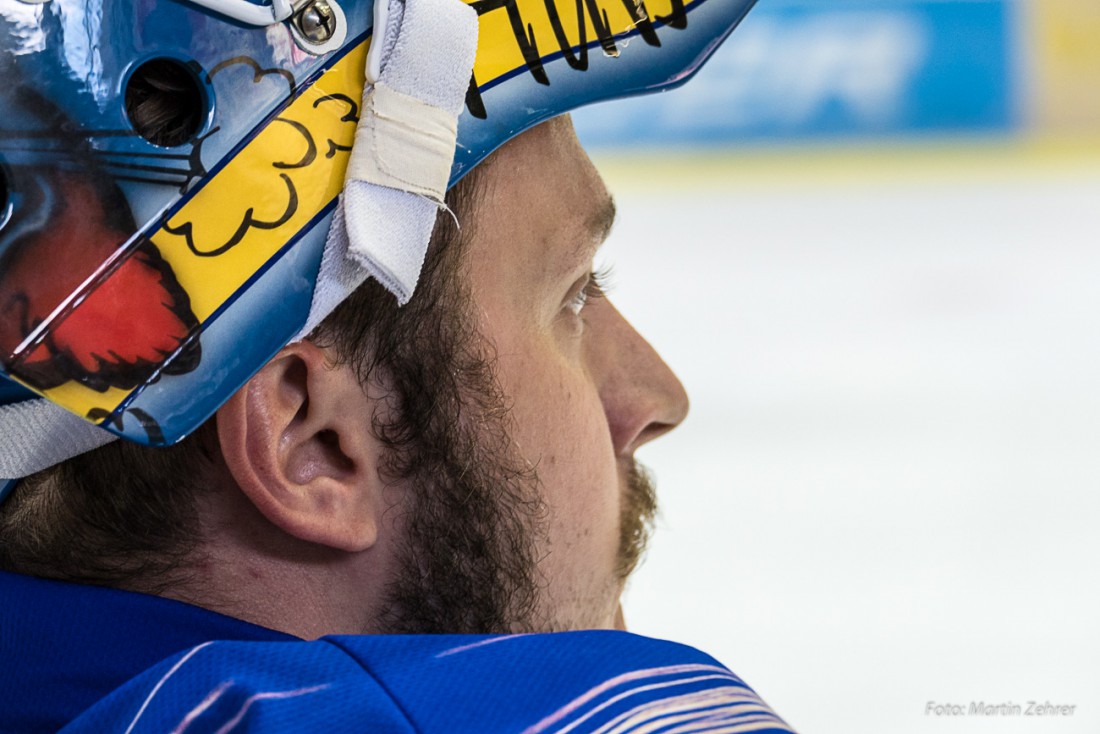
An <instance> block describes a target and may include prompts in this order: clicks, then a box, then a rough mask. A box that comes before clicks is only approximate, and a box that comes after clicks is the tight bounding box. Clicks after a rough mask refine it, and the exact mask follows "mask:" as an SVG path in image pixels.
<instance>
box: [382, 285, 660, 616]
mask: <svg viewBox="0 0 1100 734" xmlns="http://www.w3.org/2000/svg"><path fill="white" fill-rule="evenodd" d="M465 305H467V304H466V303H465V302H462V303H455V302H452V303H450V306H449V308H446V309H435V310H433V311H432V312H431V313H422V314H420V317H419V318H418V320H417V321H416V324H415V328H416V334H417V335H419V336H417V337H415V338H412V339H406V340H405V342H404V343H403V344H402V345H401V346H400V347H396V346H395V348H394V349H391V350H390V351H389V352H388V353H387V359H386V363H385V364H384V365H375V367H374V372H375V373H376V374H378V372H379V370H381V372H382V373H383V374H384V375H385V378H384V380H383V381H384V383H386V384H387V387H388V389H389V392H390V394H393V395H396V396H397V397H398V398H399V400H398V401H397V403H396V404H394V405H392V406H391V408H392V410H391V411H390V415H389V416H388V417H385V418H381V419H380V418H379V417H378V416H376V417H375V420H374V424H373V426H372V428H373V430H374V432H375V435H376V436H378V437H379V438H380V439H381V440H382V442H383V444H385V445H386V447H387V448H386V457H385V458H384V460H383V470H384V473H385V474H387V475H388V476H389V477H391V478H392V479H393V480H395V484H396V483H397V482H398V481H399V482H400V485H401V486H403V487H404V488H406V489H405V490H404V491H406V492H407V496H406V497H404V498H403V499H404V506H405V508H406V510H405V515H404V517H403V518H402V520H401V523H400V524H401V542H400V544H399V547H398V550H397V563H396V571H395V573H394V575H393V580H392V581H391V582H390V583H389V584H388V585H387V589H386V594H385V604H384V606H383V612H382V614H381V616H380V618H379V622H380V624H379V628H378V631H382V632H387V633H405V634H429V633H437V634H443V633H448V634H488V633H520V632H539V631H554V630H557V629H569V628H578V627H585V626H591V624H588V623H586V622H584V621H582V620H579V619H561V618H558V617H559V616H560V613H559V614H558V615H556V614H555V610H552V609H547V608H545V605H544V604H543V603H542V602H543V599H544V594H543V593H542V592H543V586H544V584H545V579H544V577H543V575H542V574H541V573H540V569H539V564H538V558H539V549H540V548H544V547H546V545H547V544H546V542H545V540H546V538H547V527H548V525H549V523H548V519H549V515H550V511H549V508H548V507H547V505H546V503H545V501H544V499H543V496H544V493H543V491H542V484H541V481H540V479H539V476H538V473H537V471H536V469H535V468H534V466H533V465H532V463H530V462H528V461H525V460H524V459H523V457H522V456H520V455H519V452H518V451H517V450H516V448H515V443H514V442H513V441H512V438H511V433H510V430H509V428H510V425H511V414H510V412H509V409H508V405H509V400H508V398H507V396H506V395H504V394H503V392H502V390H501V389H500V386H499V384H498V382H497V380H496V378H495V368H494V360H493V355H492V354H491V353H487V348H486V341H485V340H484V339H483V338H482V336H481V335H480V334H479V333H477V331H476V329H474V328H473V327H472V326H470V324H471V323H472V320H470V319H467V318H465V317H464V316H463V314H466V313H468V311H467V309H466V308H465V307H464V306H465ZM411 327H412V324H410V328H411ZM405 333H406V336H407V335H408V333H409V332H405ZM621 495H622V496H621V513H620V518H619V541H618V553H617V559H616V564H615V567H614V576H613V578H611V579H609V584H610V585H611V586H613V587H614V591H615V596H617V592H619V591H621V589H622V586H623V584H624V583H625V581H626V578H627V577H628V576H629V575H630V573H631V572H632V571H633V570H634V569H635V567H636V566H637V564H638V562H639V560H640V559H641V557H642V555H643V553H644V550H645V546H646V543H647V541H648V538H649V536H650V532H651V530H652V526H653V519H654V516H655V514H656V510H657V501H656V492H655V488H654V484H653V481H652V479H651V477H650V475H649V473H648V472H647V471H646V470H645V469H644V468H643V467H642V466H641V465H639V464H637V463H632V464H631V466H630V467H629V469H628V471H627V472H626V476H625V477H624V478H623V486H622V487H621ZM580 601H581V605H582V606H585V607H590V608H586V610H585V611H586V612H594V611H596V610H598V609H599V608H600V606H601V605H603V606H606V599H603V598H601V599H591V600H580ZM584 616H586V617H590V618H591V619H593V620H594V619H596V618H597V617H596V616H595V615H589V614H585V615H584Z"/></svg>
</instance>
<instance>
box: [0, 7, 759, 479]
mask: <svg viewBox="0 0 1100 734" xmlns="http://www.w3.org/2000/svg"><path fill="white" fill-rule="evenodd" d="M462 1H464V2H466V3H467V4H468V5H469V6H471V7H472V9H473V10H474V11H476V15H477V27H478V29H477V37H478V39H477V52H476V60H475V61H474V63H473V72H472V78H471V79H470V81H469V85H468V88H467V89H466V90H465V91H464V108H463V109H462V112H461V115H460V117H459V118H458V122H457V142H456V144H455V146H454V158H453V165H452V167H451V170H450V176H449V182H446V183H448V185H453V184H454V183H455V182H456V181H458V180H459V179H460V178H461V177H462V176H463V175H464V174H465V173H467V172H468V171H470V170H471V169H472V168H473V167H475V166H476V165H477V164H478V163H479V162H480V161H481V160H482V159H484V158H485V156H487V155H488V154H489V153H491V152H492V151H493V150H494V149H496V148H497V147H498V146H500V145H501V144H502V143H504V142H505V141H507V140H508V139H510V138H512V137H513V136H515V135H517V134H519V133H520V132H522V131H524V130H526V129H528V128H530V127H531V126H533V125H536V124H538V123H540V122H542V121H544V120H547V119H549V118H552V117H554V116H557V115H560V114H562V113H565V112H568V111H569V110H571V109H574V108H576V107H579V106H581V105H585V104H588V103H591V102H596V101H599V100H605V99H610V98H614V97H621V96H627V95H634V94H640V93H644V92H651V91H657V90H662V89H667V88H669V87H673V86H676V85H678V84H680V83H682V82H684V81H686V80H687V79H688V78H689V77H690V76H691V75H692V74H693V73H694V72H695V71H696V70H697V69H698V68H699V67H700V66H701V65H702V63H703V62H704V61H705V60H706V59H707V58H708V57H709V55H710V54H711V53H712V52H713V50H714V49H715V48H716V47H717V46H718V45H719V44H720V43H721V42H722V41H723V40H724V39H725V38H726V36H728V35H729V33H730V32H731V31H732V30H733V29H734V28H735V27H736V26H737V24H738V23H739V22H740V21H741V19H742V18H743V17H744V15H745V14H746V13H747V12H748V10H749V9H750V7H751V6H752V5H753V3H754V1H755V0H569V1H567V0H462ZM417 2H420V0H407V3H408V7H411V6H412V5H413V4H414V3H417ZM455 2H459V0H455ZM403 7H404V6H403ZM379 10H382V9H381V8H375V6H374V3H373V2H372V1H371V0H167V1H166V0H161V1H159V2H158V1H157V0H0V80H2V81H3V83H2V86H0V110H3V114H2V115H0V417H2V416H3V415H4V414H5V413H6V414H7V415H8V417H9V418H10V417H11V416H12V415H15V412H16V411H17V409H19V408H20V406H24V407H25V406H27V405H31V404H41V401H42V400H43V399H45V400H48V401H50V403H52V404H54V405H56V406H60V407H61V408H63V409H64V410H66V411H68V412H69V413H72V414H75V415H76V416H79V417H80V418H81V419H83V420H84V421H87V422H91V423H93V424H95V425H96V426H99V427H100V428H102V429H104V430H106V431H109V432H111V433H113V434H116V435H118V436H121V437H123V438H126V439H130V440H134V441H138V442H141V443H147V444H171V443H173V442H175V441H178V440H179V439H181V438H182V437H184V436H186V435H187V434H188V433H189V432H191V431H192V430H194V429H195V428H196V427H197V426H199V425H200V424H201V423H202V422H203V421H204V420H205V419H206V418H208V417H209V416H210V415H211V414H212V413H213V412H214V411H215V410H217V408H218V407H219V406H220V405H221V404H222V403H223V402H224V401H225V400H226V399H228V398H229V396H230V395H232V394H233V392H235V391H236V390H237V389H238V388H239V387H240V386H241V385H242V384H243V383H244V382H245V381H247V380H248V378H249V377H250V376H251V375H252V374H253V373H254V372H255V371H256V370H258V369H259V368H260V367H261V366H262V365H263V364H264V363H265V362H266V361H267V360H268V359H270V357H271V356H272V355H273V354H274V353H275V352H277V351H278V350H279V349H280V348H282V347H283V346H284V345H285V344H287V343H288V342H289V341H290V340H292V339H293V338H294V337H295V335H296V334H299V333H300V332H301V330H302V327H303V325H304V324H305V323H306V320H307V316H308V314H309V312H310V306H311V301H312V299H313V296H314V286H315V283H316V281H317V276H318V270H319V267H320V264H321V259H322V253H323V250H324V246H325V242H326V234H327V232H328V230H329V224H330V220H331V219H332V214H333V211H334V209H335V207H336V205H337V199H338V195H339V194H340V192H341V190H342V188H343V185H344V181H345V175H346V169H347V167H348V159H349V155H350V151H351V149H352V142H353V140H355V136H356V123H357V122H358V121H359V118H360V112H361V109H360V103H361V100H362V95H363V90H364V86H365V84H366V83H367V79H368V78H370V75H371V74H372V72H371V70H370V69H369V68H368V67H369V66H370V64H369V63H368V61H369V57H370V52H369V51H368V47H369V46H370V41H371V39H372V33H373V31H374V30H375V27H376V26H377V25H378V11H379ZM631 41H632V42H631ZM628 44H629V47H628ZM154 72H155V73H154ZM463 73H465V72H463ZM165 79H167V80H168V83H167V85H166V84H165V81H164V80H165ZM157 94H170V95H173V98H174V100H175V102H176V104H175V105H174V108H175V109H177V110H182V113H180V114H179V116H178V119H173V120H168V121H167V122H166V124H161V125H159V126H157V128H156V129H150V128H149V127H148V126H145V125H143V124H141V123H140V121H138V120H135V119H133V117H132V115H131V113H130V112H129V110H132V108H133V106H134V104H140V103H141V101H142V98H143V96H155V95H157ZM31 401H38V402H36V403H32V402H31ZM81 425H83V424H81ZM0 430H3V431H4V432H6V433H7V434H8V435H6V436H0V444H3V445H2V446H0V459H2V458H3V457H4V454H5V452H7V453H9V454H10V453H12V452H13V451H15V449H10V448H9V446H8V444H13V436H14V435H15V433H17V432H18V433H19V434H20V435H21V436H22V437H23V439H25V440H24V441H23V443H24V444H26V437H27V436H30V438H29V440H30V441H31V443H32V444H33V442H34V441H44V442H49V441H54V442H56V441H63V440H65V437H64V436H63V435H62V436H58V435H43V436H36V431H39V426H38V425H36V424H32V425H17V424H13V421H12V420H10V419H9V420H7V422H4V421H0ZM32 463H33V462H32ZM36 468H44V467H34V466H30V467H28V468H26V469H24V470H23V473H24V474H25V473H27V472H28V471H33V470H36ZM8 473H9V474H10V473H12V470H9V471H8ZM0 476H5V474H4V469H3V468H2V467H0Z"/></svg>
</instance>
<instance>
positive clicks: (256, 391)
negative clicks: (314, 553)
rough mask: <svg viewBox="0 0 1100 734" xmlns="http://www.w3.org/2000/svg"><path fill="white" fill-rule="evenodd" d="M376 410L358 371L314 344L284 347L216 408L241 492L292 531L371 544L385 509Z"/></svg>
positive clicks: (332, 542) (325, 540) (319, 539)
mask: <svg viewBox="0 0 1100 734" xmlns="http://www.w3.org/2000/svg"><path fill="white" fill-rule="evenodd" d="M371 411H372V406H371V404H370V400H369V398H368V397H367V393H366V391H365V390H364V388H363V387H362V386H361V385H360V383H359V380H358V378H357V376H356V374H355V371H354V370H353V369H351V368H350V367H348V366H345V365H334V364H333V363H332V362H331V361H330V360H329V359H328V353H327V352H326V351H325V350H324V349H321V348H319V347H317V346H316V345H314V344H311V343H310V342H295V343H294V344H290V345H288V346H286V347H284V348H283V349H282V350H281V351H280V352H279V353H278V354H277V355H276V356H275V357H274V358H273V359H272V360H271V361H270V362H268V363H267V364H266V365H264V367H263V368H262V369H261V370H260V371H259V372H258V373H256V375H255V376H253V377H252V379H251V380H249V381H248V383H246V384H245V386H244V387H242V388H241V389H240V390H239V391H238V392H237V394H236V395H234V396H233V397H232V398H230V399H229V401H228V402H226V404H225V405H224V406H222V408H221V409H220V410H219V411H218V415H217V425H218V438H219V441H220V443H221V449H222V454H223V456H224V458H225V462H226V465H227V466H228V467H229V471H230V473H231V474H232V476H233V478H234V480H236V483H237V485H238V486H239V487H240V489H241V491H242V492H243V493H244V494H245V496H247V497H248V499H249V500H250V501H251V502H252V504H253V505H255V506H256V508H257V509H258V510H259V511H260V512H261V513H262V514H263V515H264V516H265V517H266V518H267V519H268V520H269V521H270V522H271V523H272V524H274V525H275V526H277V527H278V528H279V529H281V530H282V531H283V532H285V533H287V534H288V535H291V536H294V537H296V538H298V539H300V540H305V541H308V542H311V543H318V544H321V545H325V546H329V547H332V548H334V549H338V550H343V551H348V552H355V551H361V550H366V549H367V548H369V547H371V546H372V545H373V544H374V542H375V540H376V539H377V536H378V521H379V518H380V517H381V513H382V510H383V507H382V496H381V495H382V493H381V490H382V487H381V485H380V480H379V478H378V473H377V471H376V469H377V461H378V451H379V446H378V444H377V442H376V441H375V440H374V438H373V436H372V434H371V432H370V416H371Z"/></svg>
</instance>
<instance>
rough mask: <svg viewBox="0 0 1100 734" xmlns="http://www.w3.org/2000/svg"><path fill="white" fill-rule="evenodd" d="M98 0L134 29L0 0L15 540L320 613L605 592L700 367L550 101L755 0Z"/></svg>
mask: <svg viewBox="0 0 1100 734" xmlns="http://www.w3.org/2000/svg"><path fill="white" fill-rule="evenodd" d="M104 1H105V2H106V3H107V6H105V7H108V8H109V12H107V11H105V12H107V15H110V16H111V17H129V16H134V17H138V18H139V19H140V20H141V23H139V24H136V25H134V26H133V27H134V28H140V33H136V34H134V33H130V32H129V31H128V29H129V28H130V26H127V25H126V24H123V25H121V26H120V25H118V24H102V23H100V22H99V17H98V16H96V17H95V18H92V17H91V16H89V17H88V19H87V21H86V22H84V23H76V24H73V23H69V22H59V15H58V14H59V13H60V12H61V10H60V8H61V6H60V5H59V4H57V3H50V4H44V5H43V4H38V3H33V4H31V3H17V4H14V5H6V6H4V7H3V8H0V29H3V32H0V69H6V70H7V73H8V76H9V77H10V78H11V79H13V80H14V82H13V83H11V84H9V85H8V86H7V87H5V88H4V89H0V101H2V102H3V103H4V107H5V110H6V115H5V119H4V120H3V121H2V122H0V140H2V141H3V142H2V143H0V195H2V197H3V200H2V201H0V306H3V308H2V309H0V312H2V313H0V437H2V438H4V442H3V443H2V444H0V476H2V477H15V478H24V479H23V481H22V482H21V483H13V482H9V481H6V480H4V479H0V500H2V499H3V494H4V493H5V492H7V491H9V490H10V488H11V487H12V486H18V489H17V490H16V491H15V493H14V494H13V495H12V497H11V498H10V499H9V501H8V502H7V503H6V504H4V505H3V506H0V566H3V567H6V568H10V569H15V570H21V571H24V572H29V573H35V574H38V575H43V576H53V577H57V578H65V579H70V580H77V581H85V582H90V583H97V584H105V585H112V586H120V587H126V588H134V589H138V590H144V591H150V592H154V593H161V594H165V595H168V596H174V597H177V598H181V599H185V600H189V601H194V602H197V603H200V604H202V605H204V606H207V607H210V608H213V609H218V610H221V611H225V612H228V613H230V614H234V615H236V616H239V617H242V618H245V619H250V620H252V621H256V622H259V623H261V624H267V625H269V626H273V627H278V628H281V629H286V630H289V631H292V632H296V633H298V634H301V635H304V636H313V635H319V634H325V633H332V632H344V631H346V632H360V631H376V630H377V631H381V630H390V631H452V632H478V631H501V630H526V629H563V628H576V627H592V626H609V625H612V624H615V623H616V617H617V614H618V598H619V595H620V593H621V591H622V587H623V584H624V582H625V579H626V577H627V576H628V574H629V573H630V571H631V570H632V569H633V567H634V565H635V564H636V563H637V560H638V557H639V555H640V553H641V549H642V547H643V545H644V540H645V537H646V534H647V531H648V524H649V521H650V520H651V518H652V515H653V513H654V511H655V500H654V496H653V488H652V486H651V485H650V483H649V482H648V480H647V479H646V474H645V472H644V471H642V470H641V469H640V468H639V467H637V466H636V465H635V464H634V459H633V457H634V453H635V450H636V449H637V448H638V447H639V446H640V445H641V444H643V443H645V442H646V441H648V440H650V439H652V438H653V437H655V436H657V435H660V434H661V433H663V432H664V431H666V430H668V429H669V428H670V427H672V426H674V425H675V424H676V423H678V422H679V421H680V420H681V419H682V418H683V415H684V413H685V411H686V398H685V397H684V395H683V391H682V388H681V387H680V385H679V383H678V382H677V380H676V379H675V377H674V376H672V375H671V374H670V373H669V371H668V370H667V368H666V367H665V366H664V365H663V363H662V362H661V361H660V359H659V358H658V357H657V356H656V354H655V353H654V352H653V351H652V350H651V349H650V348H649V346H648V345H647V344H646V343H645V342H644V341H643V340H642V339H641V338H640V337H639V336H638V335H637V334H636V333H635V332H634V331H633V330H632V329H631V328H630V326H629V325H628V324H627V323H626V322H625V321H624V320H623V319H622V317H621V316H619V314H618V313H617V312H616V311H615V309H614V308H613V307H612V306H611V304H610V302H609V301H607V300H606V299H605V298H603V297H602V296H603V293H602V289H601V277H600V276H599V275H598V274H597V273H596V272H594V268H593V257H594V252H595V250H596V248H597V247H598V245H599V243H600V242H601V241H602V240H603V238H604V237H606V235H607V232H608V230H609V228H610V225H611V222H612V220H613V217H614V208H613V206H612V202H611V199H610V197H609V195H608V193H607V191H606V190H605V189H604V186H603V184H602V182H601V181H600V179H599V177H598V175H597V174H596V173H595V171H594V169H593V167H592V165H591V163H590V162H589V161H588V159H587V157H586V156H585V155H584V153H583V151H582V150H581V148H580V146H579V145H578V143H577V141H576V139H575V137H574V135H573V133H572V129H571V127H570V125H569V123H568V121H567V118H563V117H558V116H559V115H561V114H562V113H565V112H567V111H569V110H570V109H573V108H575V107H577V106H579V105H581V104H586V103H590V102H594V101H599V100H602V99H609V98H613V97H616V96H622V95H627V94H634V93H639V92H642V91H653V90H657V89H665V88H668V87H671V86H675V85H677V84H679V83H681V82H683V81H686V79H687V78H688V77H690V76H691V75H692V74H693V73H694V71H695V70H696V69H698V67H699V66H700V65H701V63H702V62H703V61H704V60H705V59H706V58H707V57H708V56H709V54H710V52H711V51H713V49H714V48H716V47H717V45H718V43H720V41H721V40H722V38H724V36H725V35H727V34H728V33H729V32H731V31H732V30H733V28H734V27H735V26H736V25H737V24H738V22H739V21H740V20H741V18H742V17H743V16H744V14H745V13H746V12H747V11H748V9H749V8H750V7H751V6H752V4H753V1H754V0H733V1H732V2H725V1H723V2H718V1H717V0H683V1H681V0H665V2H664V3H663V4H662V3H660V2H657V3H649V4H647V5H646V6H642V5H640V4H639V5H637V6H636V7H635V6H634V5H632V4H631V3H619V2H616V1H615V0H596V1H595V2H594V3H593V4H590V5H589V6H586V9H584V10H578V11H577V12H578V14H579V15H578V16H577V18H576V20H577V21H578V22H577V23H576V24H573V23H571V22H570V20H571V19H572V15H571V13H572V12H573V11H574V7H573V4H572V3H570V2H568V0H554V3H552V4H553V5H554V7H551V5H548V4H547V2H544V0H516V1H515V2H513V3H509V4H508V7H507V8H505V7H504V6H503V5H497V6H493V5H492V4H489V5H486V4H484V3H473V2H471V1H470V0H465V1H464V2H459V1H458V0H418V1H417V2H405V0H378V2H377V3H375V2H372V0H339V2H335V1H334V0H329V2H328V6H329V10H331V11H332V14H331V17H330V18H329V20H330V21H331V23H329V24H327V25H326V27H325V33H323V34H320V35H318V34H316V33H313V32H307V31H306V30H305V29H303V28H302V27H300V23H301V20H302V19H303V18H306V17H312V15H310V13H308V12H306V10H309V8H308V7H306V10H302V12H301V13H299V15H297V16H293V17H292V15H291V6H290V5H289V4H287V3H275V4H272V5H267V4H263V3H261V4H259V5H257V4H255V3H251V2H245V1H244V0H226V1H225V2H218V3H215V4H211V3H207V2H205V0H203V1H200V0H180V2H177V3H161V4H153V5H150V4H148V3H144V2H137V0H104ZM310 3H311V0H305V2H304V3H303V4H297V3H296V4H295V7H296V8H299V9H302V8H303V7H305V6H308V5H310ZM558 4H560V7H558ZM578 7H579V6H578ZM382 11H385V12H382ZM64 12H65V13H66V14H67V15H66V18H69V16H72V17H73V18H75V17H78V16H79V15H80V9H79V7H78V6H77V5H72V6H71V7H70V5H66V6H65V9H64ZM74 13H75V15H73V14H74ZM104 17H106V16H104ZM69 19H70V20H71V19H72V18H69ZM522 27H526V28H527V31H526V32H525V33H520V32H519V30H517V29H521V28H522ZM74 28H75V29H77V30H75V31H73V30H72V29H74ZM166 29H167V30H166ZM179 29H187V30H188V32H185V33H180V32H179ZM314 30H316V29H314ZM73 33H75V34H76V35H77V36H80V37H79V38H70V37H69V36H70V35H72V34H73ZM81 34H84V35H81ZM87 34H91V35H92V36H94V40H93V41H92V42H91V44H90V45H89V42H88V39H87V38H86V37H85V35H87ZM634 36H638V37H639V39H640V40H639V42H637V43H635V44H634V45H633V46H632V47H631V49H630V50H629V52H626V51H625V47H626V44H627V42H628V41H630V40H631V39H633V38H634ZM590 39H595V40H590ZM372 40H373V41H375V42H373V43H372V42H371V41H372ZM596 43H598V45H599V48H600V51H602V52H596V50H595V44H596ZM540 45H541V47H542V48H543V49H551V50H553V49H555V48H560V54H559V53H550V55H549V56H545V57H543V56H541V55H540V53H541V52H539V51H538V48H539V46H540ZM590 46H591V47H592V48H590ZM74 47H79V48H85V47H87V48H91V49H96V51H94V52H93V53H94V54H95V55H96V59H95V64H94V68H95V69H96V73H95V74H94V75H91V76H89V75H87V74H85V73H84V71H85V69H86V63H85V60H84V59H83V57H81V56H80V55H79V54H77V55H74V54H72V53H70V51H71V49H72V48H74ZM475 47H476V52H475ZM100 49H105V51H104V52H103V53H100V51H99V50H100ZM93 77H94V78H93ZM555 118H557V119H555ZM548 120H550V122H547V121H548ZM539 123H542V124H541V125H540V124H539ZM524 130H527V131H528V132H526V133H522V134H520V135H519V137H516V136H517V134H519V133H520V132H521V131H524ZM492 151H496V152H495V153H493V154H492V155H490V153H492ZM486 156H489V157H486ZM475 167H477V168H476V169H475ZM471 171H472V173H471ZM445 191H448V193H447V194H446V204H447V206H448V207H449V211H448V212H447V213H446V214H444V215H442V216H437V214H438V210H437V207H438V206H439V205H440V204H441V202H442V198H443V196H444V192H445ZM433 222H434V225H435V226H434V234H432V235H431V242H430V246H429V233H431V232H432V231H433V230H432V225H433ZM330 224H331V227H330ZM459 225H461V226H459ZM425 251H427V254H426V257H425ZM422 258H423V259H424V263H423V266H422V267H421V259H422ZM365 279H366V281H365V283H364V280H365ZM418 283H419V284H418ZM359 284H363V285H359ZM414 291H415V295H413V297H412V300H411V301H408V303H407V304H406V303H405V302H406V300H407V299H408V298H409V296H410V294H412V293H413V292H414ZM395 296H396V300H395ZM399 304H405V305H399ZM333 309H335V311H334V310H333ZM326 315H327V318H326ZM303 334H306V335H307V336H304V337H303ZM246 381H247V382H246ZM242 384H243V387H241V385H242ZM36 393H37V394H36ZM215 411H216V413H215ZM211 414H214V416H213V417H212V418H209V419H208V417H209V416H211ZM204 421H205V422H204ZM108 432H110V433H111V434H114V435H115V436H121V437H122V438H123V439H125V440H127V441H133V442H135V443H136V444H148V445H150V446H158V445H159V446H170V448H160V449H152V448H145V447H143V446H139V445H131V444H127V443H122V442H119V443H116V444H114V445H109V446H106V447H103V448H100V449H98V450H95V451H91V452H90V453H83V452H88V451H89V450H90V449H92V448H94V447H96V446H103V443H104V441H105V440H107V439H106V437H107V435H108ZM181 439H182V443H179V444H178V445H175V446H171V444H174V443H175V442H177V441H180V440H181ZM82 453H83V455H82ZM72 457H75V458H72ZM59 462H60V463H59ZM44 467H50V468H47V469H45V470H44V471H43V468H44Z"/></svg>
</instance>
